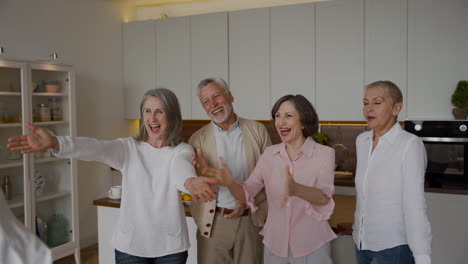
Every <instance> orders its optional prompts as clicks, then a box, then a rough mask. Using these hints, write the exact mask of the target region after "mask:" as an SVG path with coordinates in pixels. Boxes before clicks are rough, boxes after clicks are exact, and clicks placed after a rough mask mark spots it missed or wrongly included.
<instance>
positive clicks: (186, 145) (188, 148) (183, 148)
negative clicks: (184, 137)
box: [174, 142, 194, 153]
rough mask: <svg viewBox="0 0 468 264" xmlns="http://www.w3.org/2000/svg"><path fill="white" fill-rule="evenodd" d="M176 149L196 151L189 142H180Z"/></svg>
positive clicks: (178, 150)
mask: <svg viewBox="0 0 468 264" xmlns="http://www.w3.org/2000/svg"><path fill="white" fill-rule="evenodd" d="M174 150H175V151H177V152H190V153H194V151H193V147H192V146H190V145H189V144H187V143H185V142H181V143H179V145H177V146H176V147H175V148H174Z"/></svg>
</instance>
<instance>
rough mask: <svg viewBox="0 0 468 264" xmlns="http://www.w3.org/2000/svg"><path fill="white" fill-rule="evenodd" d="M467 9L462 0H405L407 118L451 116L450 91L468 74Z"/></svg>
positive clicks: (444, 117)
mask: <svg viewBox="0 0 468 264" xmlns="http://www.w3.org/2000/svg"><path fill="white" fill-rule="evenodd" d="M467 11H468V1H466V0H450V1H444V0H409V5H408V99H407V107H408V118H413V119H414V118H438V119H452V118H453V117H452V114H451V113H452V107H453V106H452V105H451V103H450V98H451V95H452V93H453V91H454V90H455V87H456V85H457V82H458V81H459V80H466V79H467V78H468V34H467V28H468V15H467Z"/></svg>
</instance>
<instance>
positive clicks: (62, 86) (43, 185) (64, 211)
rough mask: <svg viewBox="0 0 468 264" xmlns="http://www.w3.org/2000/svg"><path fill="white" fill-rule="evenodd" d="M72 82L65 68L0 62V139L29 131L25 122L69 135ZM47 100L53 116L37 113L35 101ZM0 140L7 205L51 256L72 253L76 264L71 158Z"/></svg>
mask: <svg viewBox="0 0 468 264" xmlns="http://www.w3.org/2000/svg"><path fill="white" fill-rule="evenodd" d="M44 81H45V82H48V83H54V84H56V85H58V86H59V90H58V91H52V88H53V85H52V86H49V87H47V86H46V85H43V83H44ZM74 82H75V76H74V71H73V69H72V68H71V67H69V66H60V65H54V64H46V63H28V62H14V61H5V60H0V99H1V101H0V102H1V104H2V106H1V108H2V110H1V112H2V119H1V122H0V140H1V142H7V139H8V137H11V136H14V135H19V134H23V133H29V131H27V129H26V127H25V125H26V123H33V124H34V125H36V126H39V127H42V128H46V129H49V130H51V131H52V132H53V133H55V134H56V135H71V136H74V135H75V89H74ZM33 87H36V88H35V89H34V90H33ZM55 87H57V86H55ZM49 88H50V89H49ZM46 89H47V90H46ZM52 100H55V101H56V104H57V108H56V110H55V111H53V113H52V114H53V115H51V113H50V112H47V111H42V112H40V111H38V109H39V108H38V105H40V104H43V105H44V106H51V105H52V103H51V101H52ZM42 110H46V108H44V107H43V108H42ZM3 144H4V145H2V146H1V147H2V148H1V150H2V153H1V154H2V155H1V157H0V180H2V181H3V178H4V177H6V176H8V177H9V179H10V190H11V199H9V200H7V203H8V206H9V208H10V209H11V210H12V212H13V214H14V215H15V216H16V217H17V218H18V219H19V220H20V221H21V222H23V223H24V224H25V226H26V228H27V229H29V230H31V232H33V233H36V234H38V235H39V237H40V238H41V239H42V240H43V241H44V242H46V243H47V244H48V245H49V247H51V250H52V256H53V258H54V259H59V258H62V257H64V256H67V255H70V254H75V260H76V261H77V263H79V258H80V256H79V238H78V234H79V230H78V211H77V208H78V200H77V179H76V161H75V160H71V159H59V158H55V157H52V156H51V155H50V153H49V152H43V153H35V154H28V155H21V154H19V155H17V154H16V152H11V151H9V150H8V149H7V148H6V145H5V143H3Z"/></svg>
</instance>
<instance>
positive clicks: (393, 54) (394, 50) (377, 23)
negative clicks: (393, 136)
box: [364, 0, 408, 120]
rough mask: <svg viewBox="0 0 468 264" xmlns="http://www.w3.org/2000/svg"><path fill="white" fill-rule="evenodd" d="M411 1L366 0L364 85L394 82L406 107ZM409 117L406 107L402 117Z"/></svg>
mask: <svg viewBox="0 0 468 264" xmlns="http://www.w3.org/2000/svg"><path fill="white" fill-rule="evenodd" d="M407 4H408V1H407V0H393V1H389V0H366V1H365V19H364V20H365V33H364V35H365V44H364V47H365V53H364V58H365V61H364V71H365V72H364V80H365V81H364V84H365V85H367V84H369V83H371V82H375V81H379V80H389V81H392V82H394V83H395V84H396V85H397V86H398V87H399V88H400V89H401V92H402V93H403V95H404V97H405V98H403V102H404V105H406V99H407V98H406V81H407V78H406V73H407V67H406V58H407V39H408V38H407V33H408V32H407ZM398 118H399V119H400V120H405V118H406V107H404V108H403V110H402V111H401V112H400V114H399V115H398Z"/></svg>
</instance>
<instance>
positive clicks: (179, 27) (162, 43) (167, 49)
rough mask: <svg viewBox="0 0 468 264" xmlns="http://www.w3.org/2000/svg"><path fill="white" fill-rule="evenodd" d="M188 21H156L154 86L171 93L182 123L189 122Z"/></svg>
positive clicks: (190, 104) (189, 66)
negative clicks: (187, 120) (180, 114)
mask: <svg viewBox="0 0 468 264" xmlns="http://www.w3.org/2000/svg"><path fill="white" fill-rule="evenodd" d="M190 75H191V63H190V18H189V17H175V18H167V19H161V20H157V21H156V86H157V87H164V88H167V89H170V90H172V91H173V92H174V93H175V94H176V95H177V98H178V99H179V103H180V108H181V111H182V118H183V119H190V118H191V111H192V89H191V78H190Z"/></svg>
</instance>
